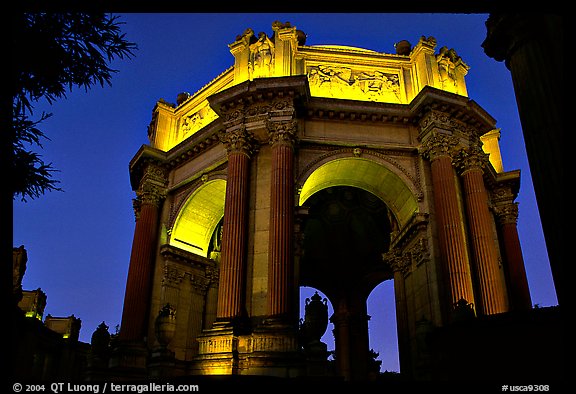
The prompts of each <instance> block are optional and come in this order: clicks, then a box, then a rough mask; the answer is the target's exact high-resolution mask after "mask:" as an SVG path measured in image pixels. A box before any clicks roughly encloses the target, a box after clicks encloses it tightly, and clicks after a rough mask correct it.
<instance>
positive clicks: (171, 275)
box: [162, 265, 185, 287]
mask: <svg viewBox="0 0 576 394" xmlns="http://www.w3.org/2000/svg"><path fill="white" fill-rule="evenodd" d="M184 275H185V273H184V272H182V271H180V270H179V269H178V268H175V267H171V266H169V265H165V266H164V275H163V277H162V285H163V286H165V285H169V286H174V287H178V286H179V285H180V283H181V282H182V279H184Z"/></svg>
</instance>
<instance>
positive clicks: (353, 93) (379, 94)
mask: <svg viewBox="0 0 576 394" xmlns="http://www.w3.org/2000/svg"><path fill="white" fill-rule="evenodd" d="M308 81H309V84H310V90H311V92H312V94H314V95H318V96H322V97H335V98H360V99H364V100H369V101H380V102H395V103H399V102H400V80H399V78H398V75H396V74H386V73H383V72H381V71H377V70H376V71H374V72H368V71H362V72H356V71H353V70H352V69H350V68H348V67H336V66H326V65H318V66H315V67H310V68H309V70H308Z"/></svg>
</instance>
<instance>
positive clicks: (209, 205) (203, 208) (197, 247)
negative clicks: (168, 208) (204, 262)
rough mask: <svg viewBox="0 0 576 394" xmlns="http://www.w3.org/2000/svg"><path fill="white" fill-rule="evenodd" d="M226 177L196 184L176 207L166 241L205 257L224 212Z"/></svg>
mask: <svg viewBox="0 0 576 394" xmlns="http://www.w3.org/2000/svg"><path fill="white" fill-rule="evenodd" d="M225 197H226V181H225V180H223V179H214V180H209V181H207V182H206V183H203V184H202V185H200V186H199V187H198V188H196V189H195V190H194V191H193V192H192V193H191V194H190V196H189V197H188V198H187V200H186V202H185V203H184V204H183V205H182V208H181V209H180V210H179V212H178V215H177V216H176V220H175V221H174V226H173V227H172V231H171V234H170V242H169V244H170V245H172V246H175V247H178V248H180V249H184V250H186V251H188V252H191V253H194V254H197V255H200V256H203V257H208V250H209V247H210V242H211V241H212V234H213V233H214V230H215V229H216V226H218V223H219V222H220V220H221V219H222V217H223V216H224V200H225Z"/></svg>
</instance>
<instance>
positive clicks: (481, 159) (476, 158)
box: [454, 144, 489, 173]
mask: <svg viewBox="0 0 576 394" xmlns="http://www.w3.org/2000/svg"><path fill="white" fill-rule="evenodd" d="M488 156H489V155H488V154H487V153H485V152H484V151H483V150H482V148H481V147H480V146H479V145H477V144H475V145H472V146H470V147H468V148H466V149H462V150H460V151H459V152H458V154H457V155H456V156H455V157H454V163H455V165H456V167H457V168H458V169H459V170H460V172H461V173H464V172H466V171H469V170H473V169H484V168H486V166H487V165H488V163H489V161H488Z"/></svg>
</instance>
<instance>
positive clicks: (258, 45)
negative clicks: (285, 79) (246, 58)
mask: <svg viewBox="0 0 576 394" xmlns="http://www.w3.org/2000/svg"><path fill="white" fill-rule="evenodd" d="M273 51H274V43H273V42H272V41H271V40H270V39H269V38H268V36H267V35H266V33H263V32H261V33H259V34H258V40H257V41H256V42H255V43H254V44H252V45H250V62H249V63H248V70H249V72H250V75H251V79H253V78H263V77H269V76H271V75H272V66H273V64H274V54H273Z"/></svg>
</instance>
